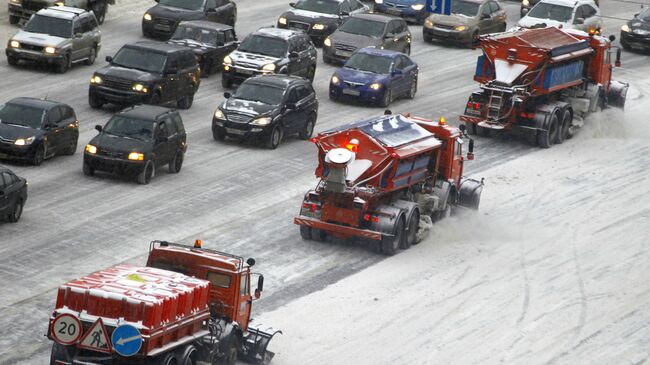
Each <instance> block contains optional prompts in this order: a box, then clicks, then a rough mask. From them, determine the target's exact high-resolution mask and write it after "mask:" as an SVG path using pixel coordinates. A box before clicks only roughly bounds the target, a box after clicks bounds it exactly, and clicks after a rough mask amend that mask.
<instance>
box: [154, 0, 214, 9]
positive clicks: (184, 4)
mask: <svg viewBox="0 0 650 365" xmlns="http://www.w3.org/2000/svg"><path fill="white" fill-rule="evenodd" d="M204 2H205V0H160V1H159V2H158V3H159V4H160V5H166V6H171V7H173V8H181V9H185V10H201V9H203V3H204Z"/></svg>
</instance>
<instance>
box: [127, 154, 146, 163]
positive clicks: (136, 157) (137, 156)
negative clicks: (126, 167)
mask: <svg viewBox="0 0 650 365" xmlns="http://www.w3.org/2000/svg"><path fill="white" fill-rule="evenodd" d="M129 160H132V161H144V154H143V153H138V152H131V153H129Z"/></svg>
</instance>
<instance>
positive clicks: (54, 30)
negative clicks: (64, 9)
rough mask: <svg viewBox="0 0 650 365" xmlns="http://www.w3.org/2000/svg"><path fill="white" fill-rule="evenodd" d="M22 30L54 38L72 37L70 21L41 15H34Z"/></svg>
mask: <svg viewBox="0 0 650 365" xmlns="http://www.w3.org/2000/svg"><path fill="white" fill-rule="evenodd" d="M24 30H25V31H26V32H32V33H42V34H48V35H51V36H54V37H61V38H70V37H72V21H70V20H66V19H60V18H53V17H49V16H43V15H34V16H33V17H32V18H31V19H30V20H29V21H28V22H27V24H26V25H25V28H24Z"/></svg>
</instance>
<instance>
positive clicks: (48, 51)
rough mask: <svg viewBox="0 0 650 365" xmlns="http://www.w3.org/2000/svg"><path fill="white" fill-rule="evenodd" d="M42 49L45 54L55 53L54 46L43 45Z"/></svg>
mask: <svg viewBox="0 0 650 365" xmlns="http://www.w3.org/2000/svg"><path fill="white" fill-rule="evenodd" d="M43 51H45V53H47V54H55V53H56V48H55V47H45V48H44V49H43Z"/></svg>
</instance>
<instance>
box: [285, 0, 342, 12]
mask: <svg viewBox="0 0 650 365" xmlns="http://www.w3.org/2000/svg"><path fill="white" fill-rule="evenodd" d="M339 5H340V2H338V1H333V0H300V1H298V2H297V3H296V5H295V6H294V8H296V9H298V10H307V11H313V12H316V13H324V14H338V13H339Z"/></svg>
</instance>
